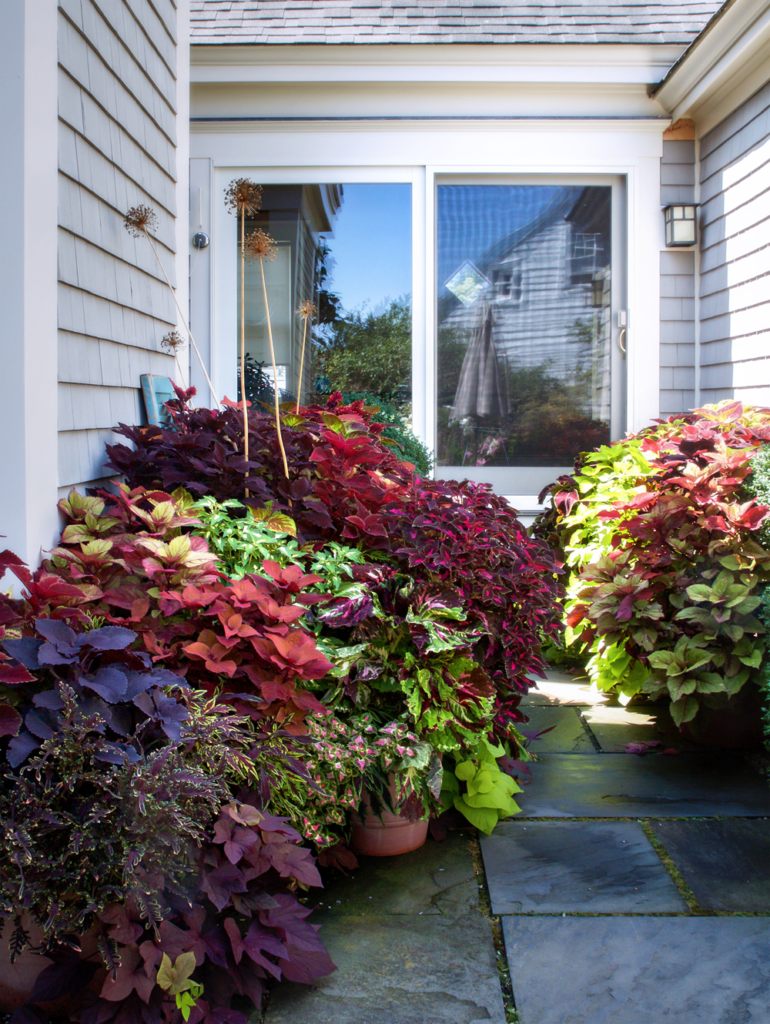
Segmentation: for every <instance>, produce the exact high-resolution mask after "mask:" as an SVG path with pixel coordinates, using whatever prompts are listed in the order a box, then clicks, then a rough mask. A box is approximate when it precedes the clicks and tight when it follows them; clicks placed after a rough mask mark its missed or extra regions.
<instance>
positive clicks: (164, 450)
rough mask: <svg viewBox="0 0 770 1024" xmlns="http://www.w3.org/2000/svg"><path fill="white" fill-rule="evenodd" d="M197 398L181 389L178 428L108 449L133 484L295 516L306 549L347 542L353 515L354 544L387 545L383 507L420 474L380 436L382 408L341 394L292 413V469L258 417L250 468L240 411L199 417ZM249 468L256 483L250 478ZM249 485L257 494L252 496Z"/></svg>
mask: <svg viewBox="0 0 770 1024" xmlns="http://www.w3.org/2000/svg"><path fill="white" fill-rule="evenodd" d="M193 393H194V389H191V390H190V391H181V390H180V389H178V388H177V395H178V399H177V400H176V401H173V402H169V403H168V408H169V411H170V412H171V415H172V417H173V425H172V427H170V428H162V427H128V426H125V425H121V427H120V431H119V432H120V433H122V434H123V435H124V436H125V437H126V438H128V440H129V441H131V442H132V444H133V447H132V448H129V447H128V446H127V445H122V444H120V445H108V446H107V452H108V454H109V457H110V465H111V466H112V468H113V469H115V470H116V471H117V472H119V473H121V474H123V475H124V476H125V478H126V480H127V481H128V483H129V484H130V485H131V486H133V487H136V486H138V485H142V486H144V487H147V488H150V489H152V488H153V487H162V488H163V489H164V490H175V489H176V488H177V487H180V486H181V487H184V488H186V489H187V490H188V491H189V492H190V493H191V494H192V495H194V496H195V497H196V498H199V497H201V496H202V495H204V494H210V495H213V497H215V498H216V499H217V500H218V501H224V500H227V499H231V498H237V499H238V500H239V501H242V502H243V503H244V504H245V505H250V506H252V507H254V508H264V507H265V505H267V503H268V502H271V503H272V504H271V508H274V509H276V510H277V511H280V512H285V513H288V515H289V516H291V518H292V519H293V521H294V522H295V523H296V526H297V531H298V537H299V539H300V540H301V541H308V540H312V541H316V540H323V539H339V536H340V534H341V533H342V532H343V530H344V529H345V528H346V524H347V525H348V528H349V532H348V533H345V534H344V536H353V535H354V534H353V533H351V532H350V526H351V525H352V524H349V523H348V519H349V517H350V516H356V517H358V518H359V519H360V522H359V523H357V524H356V526H355V536H356V537H358V536H361V537H363V538H364V539H365V541H366V543H367V544H368V546H370V547H384V546H386V544H385V532H384V529H383V525H382V519H381V517H380V515H379V512H380V509H381V508H382V506H383V505H386V504H387V503H388V502H389V501H391V500H393V498H394V497H397V496H398V495H400V494H403V493H405V492H406V490H408V488H409V487H410V486H411V484H412V481H413V478H414V477H413V473H412V467H411V466H410V465H409V464H406V463H402V462H399V460H398V458H397V457H396V456H395V454H394V453H393V451H392V450H391V448H390V447H389V446H388V444H387V443H386V442H385V441H383V440H382V438H381V435H382V432H383V430H384V429H385V424H383V423H372V421H371V418H372V413H373V410H369V409H367V407H365V406H364V404H363V403H362V402H353V403H351V404H350V405H344V404H343V403H342V400H341V395H339V393H337V394H334V395H332V396H331V397H330V399H329V401H328V403H327V405H326V408H324V407H323V406H309V407H307V408H302V407H300V412H299V413H295V412H294V403H290V405H286V406H285V407H284V410H283V413H282V417H281V420H282V437H283V444H284V448H285V449H286V456H287V460H288V466H289V479H286V477H285V474H284V471H283V461H282V459H281V456H280V451H279V449H278V441H277V438H276V432H275V421H274V419H273V418H272V416H270V415H267V414H265V413H263V412H260V411H259V410H256V409H251V410H250V411H249V456H250V460H249V462H246V461H245V460H244V458H243V417H242V412H241V410H240V408H235V407H225V408H224V409H222V410H221V411H218V412H217V411H214V410H211V409H191V408H189V407H188V406H187V401H188V400H189V398H190V397H191V395H192V394H193ZM247 470H248V474H249V476H248V481H246V478H245V474H246V471H247ZM247 484H248V491H249V494H248V496H247V495H246V489H247Z"/></svg>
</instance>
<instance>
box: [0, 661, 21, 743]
mask: <svg viewBox="0 0 770 1024" xmlns="http://www.w3.org/2000/svg"><path fill="white" fill-rule="evenodd" d="M24 671H25V672H26V671H27V670H26V669H24ZM1 679H2V673H0V680H1ZM22 722H23V719H22V717H21V715H20V714H19V712H18V711H17V710H16V709H15V708H12V707H11V705H10V704H0V736H18V735H19V730H20V729H21V726H22Z"/></svg>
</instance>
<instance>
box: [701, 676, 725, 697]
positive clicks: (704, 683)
mask: <svg viewBox="0 0 770 1024" xmlns="http://www.w3.org/2000/svg"><path fill="white" fill-rule="evenodd" d="M724 689H725V680H724V676H721V675H720V674H719V673H718V672H704V673H703V675H699V676H698V693H722V692H723V691H724Z"/></svg>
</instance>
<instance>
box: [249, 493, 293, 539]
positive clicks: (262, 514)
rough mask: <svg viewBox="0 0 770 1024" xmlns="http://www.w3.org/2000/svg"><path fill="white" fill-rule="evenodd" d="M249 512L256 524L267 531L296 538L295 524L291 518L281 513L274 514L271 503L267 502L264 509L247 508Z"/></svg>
mask: <svg viewBox="0 0 770 1024" xmlns="http://www.w3.org/2000/svg"><path fill="white" fill-rule="evenodd" d="M249 512H250V513H251V515H252V517H253V519H254V520H255V521H256V522H258V523H262V525H263V526H266V527H267V529H268V530H273V531H274V532H275V533H288V535H289V536H290V537H296V536H297V524H296V523H295V522H294V520H293V519H292V518H291V516H287V515H285V514H284V513H283V512H274V511H273V508H272V502H270V501H269V502H268V503H267V506H266V507H265V508H249Z"/></svg>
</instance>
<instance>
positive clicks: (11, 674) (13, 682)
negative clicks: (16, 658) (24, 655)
mask: <svg viewBox="0 0 770 1024" xmlns="http://www.w3.org/2000/svg"><path fill="white" fill-rule="evenodd" d="M0 657H2V656H1V655H0ZM34 682H35V676H33V675H32V673H31V672H30V671H29V670H28V669H26V668H25V667H24V666H23V665H5V664H0V683H2V684H3V685H4V686H20V685H21V684H22V683H34Z"/></svg>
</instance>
